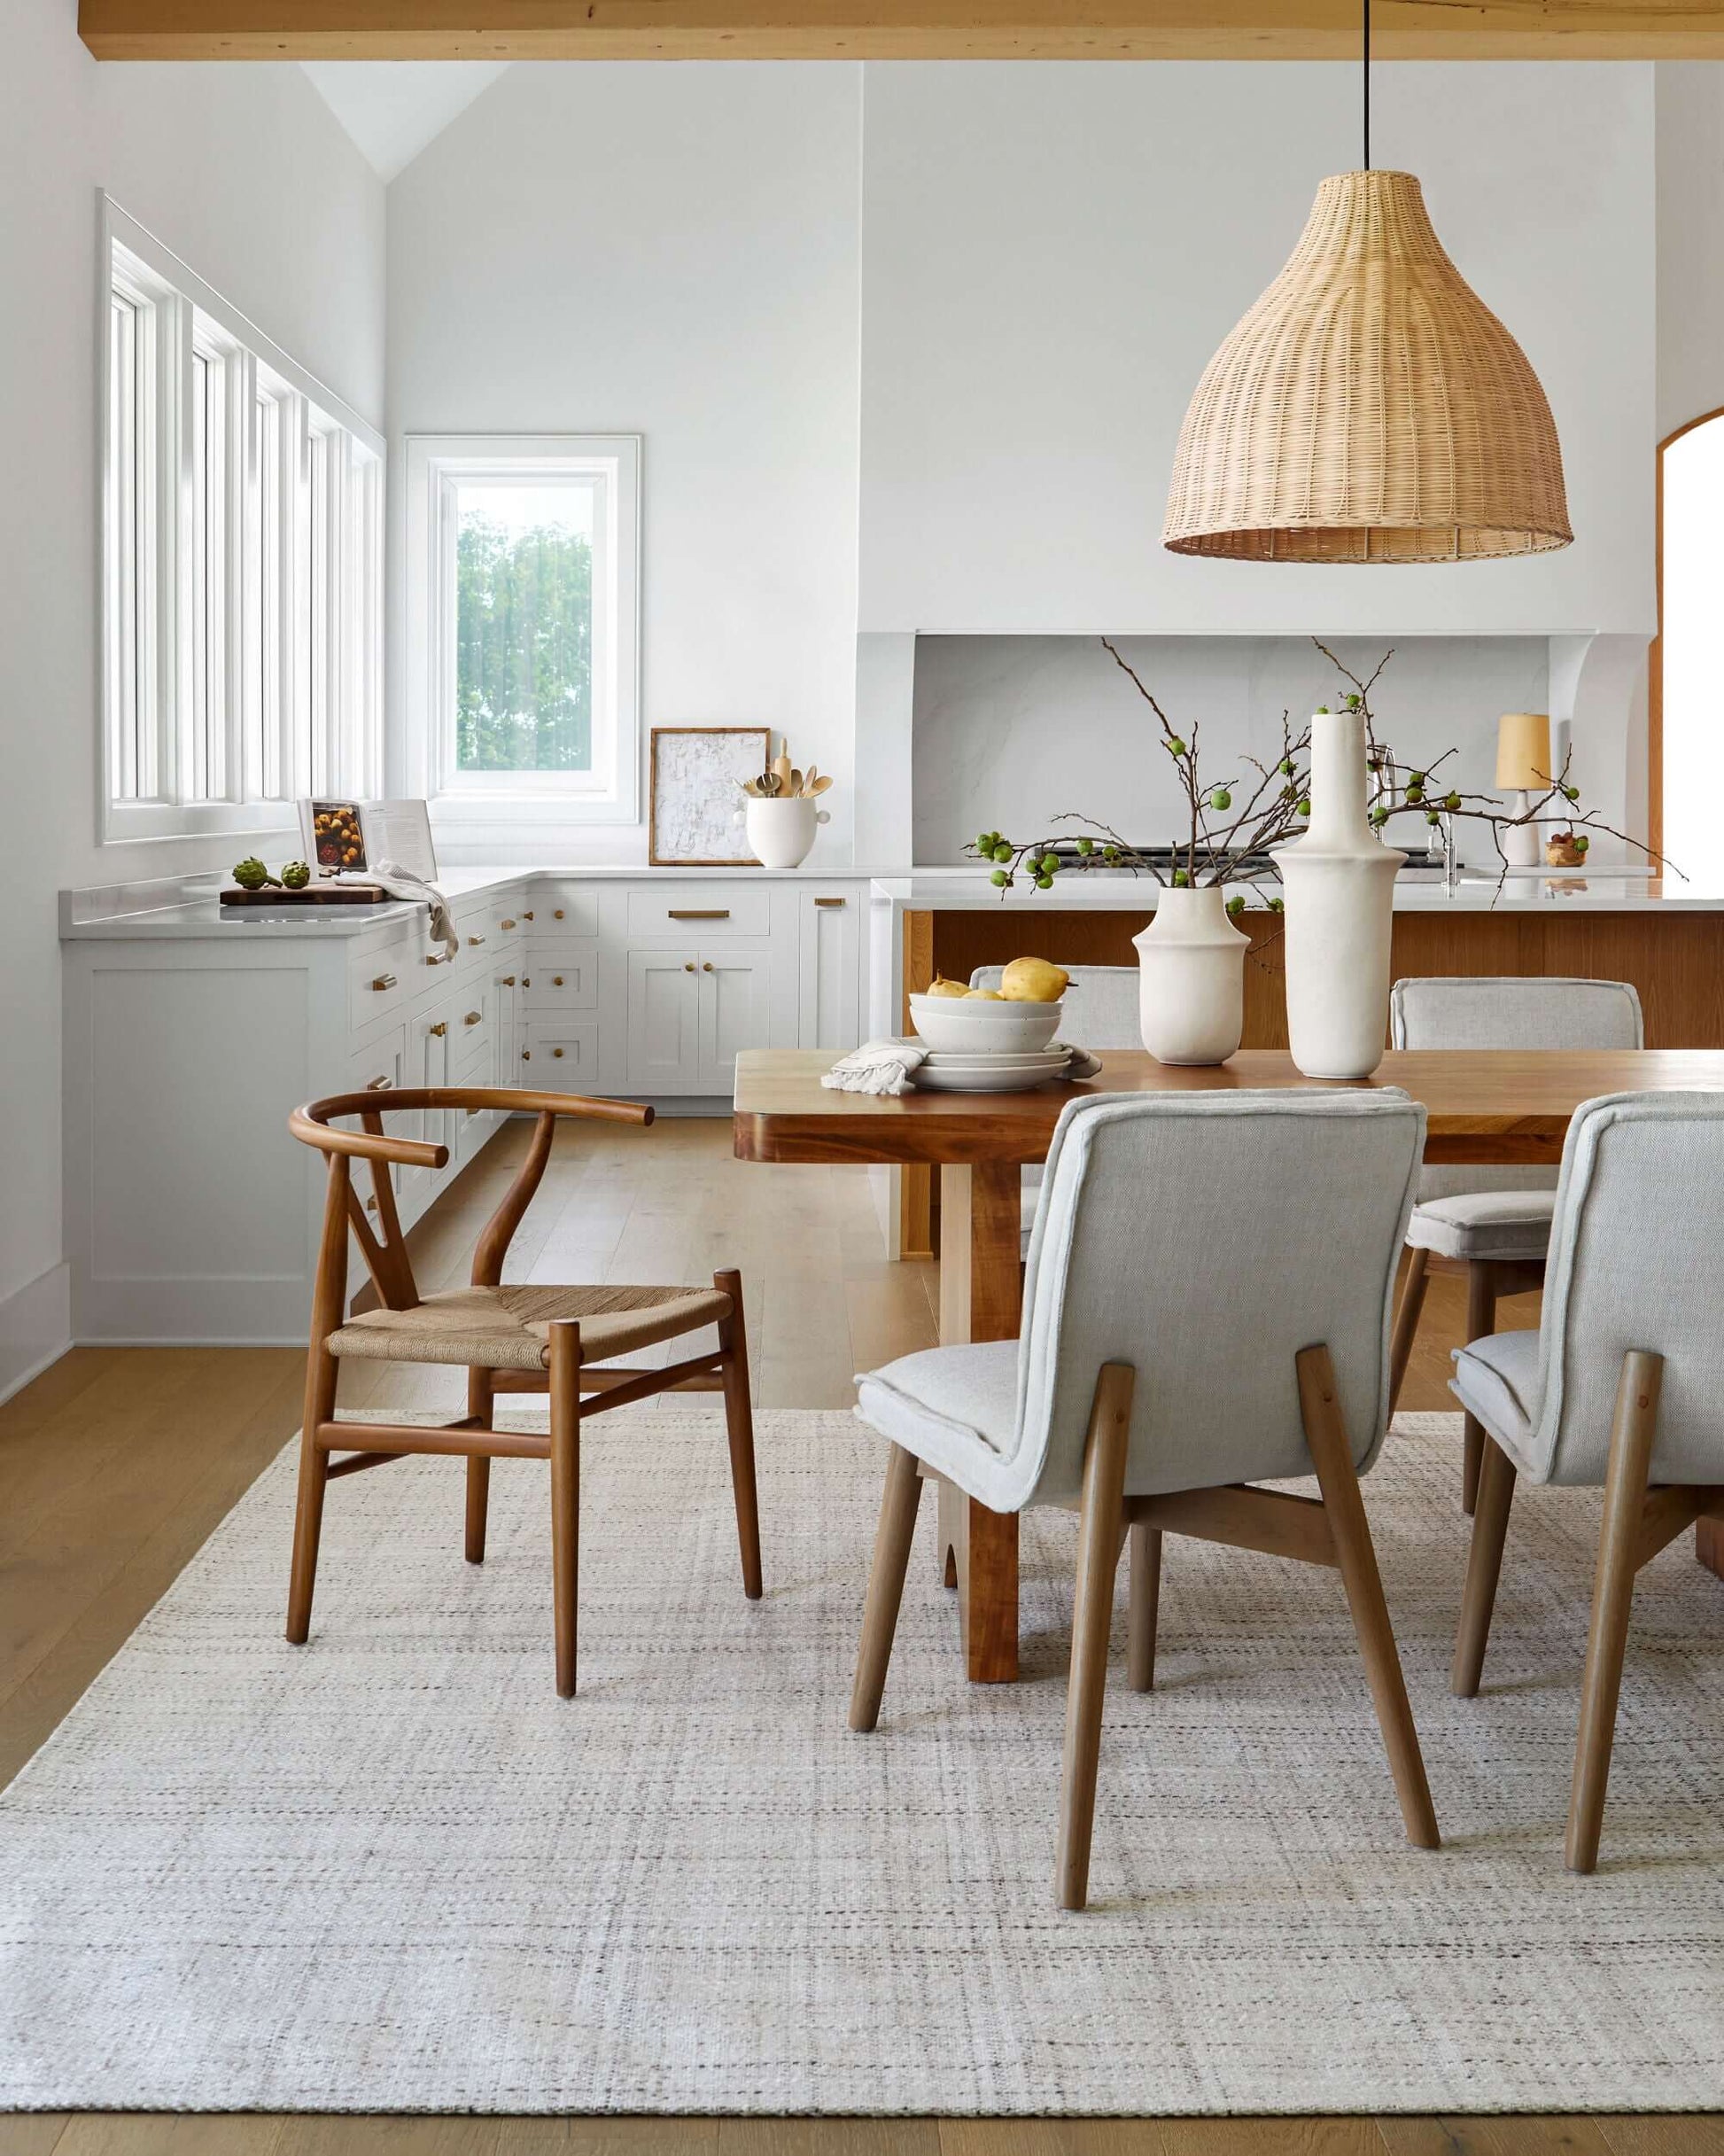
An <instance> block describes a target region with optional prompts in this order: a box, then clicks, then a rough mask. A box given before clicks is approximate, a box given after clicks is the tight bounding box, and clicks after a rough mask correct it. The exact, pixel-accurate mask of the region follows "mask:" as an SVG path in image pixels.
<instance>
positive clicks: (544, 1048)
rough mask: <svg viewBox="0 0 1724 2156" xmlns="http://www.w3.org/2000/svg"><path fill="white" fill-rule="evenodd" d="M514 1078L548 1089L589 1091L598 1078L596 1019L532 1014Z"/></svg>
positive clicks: (565, 1091) (569, 1091)
mask: <svg viewBox="0 0 1724 2156" xmlns="http://www.w3.org/2000/svg"><path fill="white" fill-rule="evenodd" d="M517 1082H518V1083H519V1084H521V1085H523V1086H532V1087H534V1088H535V1089H539V1088H542V1089H543V1090H545V1091H546V1092H548V1093H590V1092H591V1091H592V1090H593V1088H594V1086H596V1085H597V1084H598V1082H599V1022H598V1020H597V1019H596V1018H569V1019H559V1018H554V1017H547V1016H542V1015H541V1016H536V1017H535V1018H533V1019H532V1022H531V1024H529V1025H528V1028H527V1043H526V1047H525V1048H524V1051H523V1053H522V1068H521V1074H520V1078H519V1079H518V1081H517Z"/></svg>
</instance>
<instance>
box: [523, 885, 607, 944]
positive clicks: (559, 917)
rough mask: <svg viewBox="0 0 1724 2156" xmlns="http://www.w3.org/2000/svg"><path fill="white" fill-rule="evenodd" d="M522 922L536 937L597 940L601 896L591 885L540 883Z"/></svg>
mask: <svg viewBox="0 0 1724 2156" xmlns="http://www.w3.org/2000/svg"><path fill="white" fill-rule="evenodd" d="M521 918H522V919H523V920H524V922H525V923H526V925H527V929H528V931H529V933H530V934H532V935H534V936H596V935H597V934H598V932H599V894H598V892H597V891H595V890H594V887H593V886H592V884H590V883H540V884H539V885H538V886H537V887H536V888H535V890H534V891H533V894H532V908H531V910H530V911H529V912H527V913H524V914H523V915H522V916H521Z"/></svg>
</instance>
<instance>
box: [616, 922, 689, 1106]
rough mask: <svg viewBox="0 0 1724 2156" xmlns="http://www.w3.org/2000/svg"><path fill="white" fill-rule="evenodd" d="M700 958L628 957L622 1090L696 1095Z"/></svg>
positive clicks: (683, 954) (674, 952)
mask: <svg viewBox="0 0 1724 2156" xmlns="http://www.w3.org/2000/svg"><path fill="white" fill-rule="evenodd" d="M700 1036H701V1024H700V953H699V952H698V951H691V950H678V949H675V948H672V949H669V950H663V951H631V952H630V953H628V1059H627V1081H626V1082H627V1085H628V1089H629V1091H630V1092H631V1093H646V1094H653V1093H698V1092H699V1091H700V1089H701V1088H700V1078H701V1037H700Z"/></svg>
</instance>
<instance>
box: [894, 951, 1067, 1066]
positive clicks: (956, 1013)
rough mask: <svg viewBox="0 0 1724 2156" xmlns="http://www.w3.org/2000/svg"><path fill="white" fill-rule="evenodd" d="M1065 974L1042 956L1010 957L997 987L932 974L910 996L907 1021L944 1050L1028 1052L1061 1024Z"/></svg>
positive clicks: (1041, 1045)
mask: <svg viewBox="0 0 1724 2156" xmlns="http://www.w3.org/2000/svg"><path fill="white" fill-rule="evenodd" d="M1069 979H1070V975H1069V974H1068V973H1067V972H1066V971H1065V970H1064V969H1063V968H1062V967H1060V966H1054V965H1050V964H1049V962H1048V961H1047V960H1046V959H1044V958H1014V959H1013V961H1012V962H1011V964H1010V965H1009V966H1007V967H1006V969H1005V970H1004V972H1003V973H1002V974H1001V976H1000V984H999V986H998V988H971V987H968V986H967V985H966V984H965V983H964V982H962V981H948V980H944V979H937V980H936V981H935V982H934V983H933V985H931V986H930V987H929V988H928V989H926V990H924V992H922V993H921V994H920V995H912V997H911V999H910V1020H911V1024H912V1025H914V1027H915V1029H916V1032H917V1035H918V1037H919V1038H920V1039H921V1041H922V1042H923V1043H924V1045H925V1046H926V1047H930V1048H933V1049H934V1050H936V1052H937V1053H938V1054H940V1055H964V1054H980V1055H1033V1054H1034V1053H1035V1051H1036V1050H1037V1048H1044V1047H1046V1046H1047V1044H1048V1043H1049V1041H1051V1040H1052V1039H1053V1037H1054V1035H1055V1033H1057V1032H1058V1031H1059V1030H1060V1011H1061V1009H1062V1008H1064V1007H1063V1004H1062V1002H1061V998H1062V997H1063V996H1064V995H1065V992H1066V984H1067V982H1068V980H1069Z"/></svg>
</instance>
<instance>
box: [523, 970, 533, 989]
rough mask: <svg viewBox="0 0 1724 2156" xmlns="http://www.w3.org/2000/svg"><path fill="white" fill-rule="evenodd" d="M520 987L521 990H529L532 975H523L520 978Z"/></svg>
mask: <svg viewBox="0 0 1724 2156" xmlns="http://www.w3.org/2000/svg"><path fill="white" fill-rule="evenodd" d="M521 985H522V987H523V988H531V987H532V974H530V973H524V974H523V975H522V976H521Z"/></svg>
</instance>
